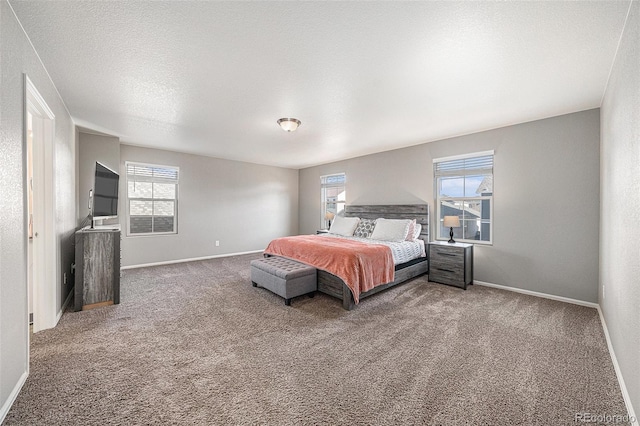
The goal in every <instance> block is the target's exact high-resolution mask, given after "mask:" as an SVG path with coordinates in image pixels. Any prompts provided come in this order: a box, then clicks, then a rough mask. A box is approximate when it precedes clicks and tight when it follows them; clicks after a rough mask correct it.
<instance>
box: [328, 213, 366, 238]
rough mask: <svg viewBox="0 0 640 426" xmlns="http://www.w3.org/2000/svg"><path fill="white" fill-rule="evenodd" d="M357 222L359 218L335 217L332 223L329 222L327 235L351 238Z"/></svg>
mask: <svg viewBox="0 0 640 426" xmlns="http://www.w3.org/2000/svg"><path fill="white" fill-rule="evenodd" d="M358 222H360V218H359V217H344V216H336V217H334V218H333V222H331V228H329V233H330V234H337V235H344V236H346V237H351V236H353V231H355V230H356V227H357V226H358Z"/></svg>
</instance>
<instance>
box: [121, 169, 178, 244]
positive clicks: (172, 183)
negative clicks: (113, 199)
mask: <svg viewBox="0 0 640 426" xmlns="http://www.w3.org/2000/svg"><path fill="white" fill-rule="evenodd" d="M125 166H126V170H127V203H128V206H127V213H128V223H127V225H128V227H127V228H128V235H145V234H175V233H177V217H178V183H179V168H178V167H173V166H160V165H154V164H144V163H133V162H126V164H125Z"/></svg>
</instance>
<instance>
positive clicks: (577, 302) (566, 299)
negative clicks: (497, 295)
mask: <svg viewBox="0 0 640 426" xmlns="http://www.w3.org/2000/svg"><path fill="white" fill-rule="evenodd" d="M473 283H474V284H476V285H481V286H484V287H492V288H499V289H500V290H507V291H513V292H515V293H522V294H527V295H529V296H536V297H542V298H545V299H551V300H557V301H559V302H566V303H572V304H574V305H580V306H586V307H589V308H594V309H597V308H598V307H599V306H598V304H597V303H593V302H585V301H584V300H578V299H571V298H569V297H563V296H555V295H553V294H547V293H540V292H537V291H531V290H524V289H522V288H516V287H509V286H506V285H500V284H493V283H487V282H484V281H477V280H473Z"/></svg>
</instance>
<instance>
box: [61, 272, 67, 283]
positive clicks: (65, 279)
mask: <svg viewBox="0 0 640 426" xmlns="http://www.w3.org/2000/svg"><path fill="white" fill-rule="evenodd" d="M62 281H63V282H64V283H65V284H66V283H67V273H66V272H65V273H64V274H62Z"/></svg>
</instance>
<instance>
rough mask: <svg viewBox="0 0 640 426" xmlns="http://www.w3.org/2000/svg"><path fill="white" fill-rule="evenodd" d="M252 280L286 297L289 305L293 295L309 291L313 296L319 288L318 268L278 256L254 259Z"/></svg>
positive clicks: (285, 301) (256, 284) (255, 285)
mask: <svg viewBox="0 0 640 426" xmlns="http://www.w3.org/2000/svg"><path fill="white" fill-rule="evenodd" d="M251 282H252V283H253V286H254V287H257V286H260V287H264V288H266V289H267V290H271V291H272V292H274V293H275V294H277V295H278V296H281V297H284V304H285V305H287V306H289V305H291V298H293V297H297V296H302V295H303V294H307V293H309V297H313V296H314V294H315V293H314V292H315V291H316V290H317V288H318V281H317V279H316V268H314V267H313V266H309V265H305V264H304V263H300V262H296V261H295V260H291V259H286V258H284V257H278V256H271V257H265V258H264V259H256V260H252V261H251Z"/></svg>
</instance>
